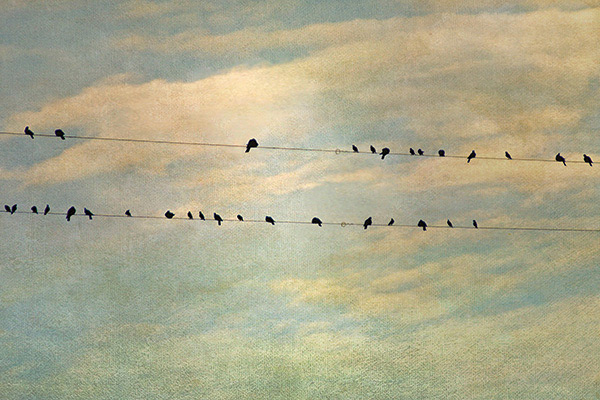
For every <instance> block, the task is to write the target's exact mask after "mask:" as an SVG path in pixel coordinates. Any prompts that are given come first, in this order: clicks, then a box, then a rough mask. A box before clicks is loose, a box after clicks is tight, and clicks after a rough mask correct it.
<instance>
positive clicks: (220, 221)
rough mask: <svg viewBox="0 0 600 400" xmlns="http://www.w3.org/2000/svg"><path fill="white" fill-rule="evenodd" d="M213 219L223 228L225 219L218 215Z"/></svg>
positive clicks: (214, 215) (215, 214)
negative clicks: (222, 224)
mask: <svg viewBox="0 0 600 400" xmlns="http://www.w3.org/2000/svg"><path fill="white" fill-rule="evenodd" d="M213 217H214V218H215V221H217V223H218V224H219V226H221V223H222V222H223V218H221V216H220V215H219V214H217V213H214V214H213Z"/></svg>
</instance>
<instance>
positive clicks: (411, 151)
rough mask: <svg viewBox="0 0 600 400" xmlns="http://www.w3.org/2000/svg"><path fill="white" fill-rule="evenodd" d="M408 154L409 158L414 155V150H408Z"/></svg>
mask: <svg viewBox="0 0 600 400" xmlns="http://www.w3.org/2000/svg"><path fill="white" fill-rule="evenodd" d="M408 152H409V153H410V155H411V156H414V155H415V149H413V148H412V147H411V148H410V149H409V150H408Z"/></svg>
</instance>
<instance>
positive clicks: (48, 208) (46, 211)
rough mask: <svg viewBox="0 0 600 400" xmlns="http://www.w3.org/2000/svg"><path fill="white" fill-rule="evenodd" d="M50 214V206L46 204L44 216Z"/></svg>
mask: <svg viewBox="0 0 600 400" xmlns="http://www.w3.org/2000/svg"><path fill="white" fill-rule="evenodd" d="M49 212H50V205H48V204H46V208H44V215H46V214H48V213H49Z"/></svg>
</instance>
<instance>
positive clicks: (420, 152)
mask: <svg viewBox="0 0 600 400" xmlns="http://www.w3.org/2000/svg"><path fill="white" fill-rule="evenodd" d="M417 153H419V155H420V156H422V155H423V154H425V152H424V151H423V150H421V149H419V150H417Z"/></svg>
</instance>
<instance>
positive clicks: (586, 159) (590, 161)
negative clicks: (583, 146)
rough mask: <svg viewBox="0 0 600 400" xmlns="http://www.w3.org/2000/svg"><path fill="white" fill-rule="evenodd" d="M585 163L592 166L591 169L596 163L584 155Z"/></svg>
mask: <svg viewBox="0 0 600 400" xmlns="http://www.w3.org/2000/svg"><path fill="white" fill-rule="evenodd" d="M583 161H584V162H586V163H588V164H590V167H591V166H592V164H593V163H594V162H593V161H592V157H590V156H588V155H587V154H584V155H583Z"/></svg>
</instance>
